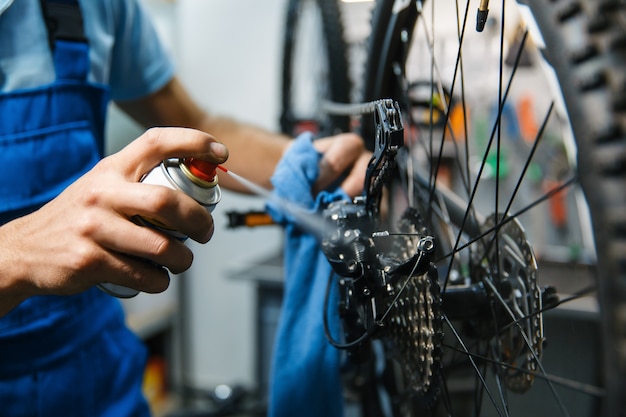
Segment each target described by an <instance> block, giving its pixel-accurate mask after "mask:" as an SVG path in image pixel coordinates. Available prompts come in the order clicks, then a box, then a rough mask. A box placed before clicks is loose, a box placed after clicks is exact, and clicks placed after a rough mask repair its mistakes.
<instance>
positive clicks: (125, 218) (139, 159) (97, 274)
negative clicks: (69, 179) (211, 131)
mask: <svg viewBox="0 0 626 417" xmlns="http://www.w3.org/2000/svg"><path fill="white" fill-rule="evenodd" d="M172 157H195V158H199V159H205V160H208V161H211V162H213V163H223V162H224V161H225V160H226V159H227V157H228V150H227V149H226V147H225V146H224V145H222V144H220V143H219V142H218V141H217V140H216V139H215V138H214V137H212V136H211V135H208V134H206V133H202V132H200V131H196V130H191V129H181V128H155V129H150V130H148V131H147V132H146V133H145V134H143V135H142V136H141V137H139V138H138V139H137V140H135V141H134V142H133V143H131V144H130V145H128V146H127V147H126V148H124V149H123V150H121V151H120V152H118V153H117V154H115V155H112V156H110V157H107V158H105V159H103V160H102V161H100V163H98V164H97V165H96V166H95V167H94V168H93V169H92V170H91V171H89V172H88V173H87V174H85V175H84V176H82V177H81V178H80V179H78V180H77V181H76V182H75V183H73V184H72V185H71V186H70V187H68V188H67V189H66V190H65V191H64V192H63V193H61V194H60V195H59V196H58V197H57V198H55V199H54V200H52V201H51V202H49V203H48V204H46V205H45V206H43V207H42V208H41V209H39V210H37V211H36V212H34V213H32V214H30V215H28V216H24V217H22V218H19V219H16V220H14V221H12V222H9V223H7V224H6V225H4V226H2V227H0V315H2V314H5V313H6V312H7V311H9V310H10V309H11V308H13V307H15V306H16V305H18V304H19V303H20V302H21V301H23V300H24V299H26V298H27V297H29V296H32V295H37V294H75V293H78V292H81V291H83V290H86V289H88V288H89V287H91V286H93V285H95V284H98V283H101V282H111V283H114V284H119V285H123V286H126V287H131V288H134V289H137V290H140V291H144V292H148V293H156V292H161V291H164V290H165V289H166V288H167V287H168V285H169V275H168V272H167V271H166V270H165V269H164V268H162V267H159V266H157V265H163V266H164V267H165V268H167V269H168V270H170V271H171V272H173V273H180V272H183V271H185V270H186V269H188V268H189V267H190V266H191V262H192V259H193V255H192V253H191V251H190V249H189V248H187V247H186V246H185V245H184V244H183V243H181V242H179V241H178V240H176V239H175V238H172V237H168V236H165V235H164V234H162V233H159V232H158V231H156V230H154V229H152V228H149V227H142V226H139V225H137V224H135V223H134V222H133V221H132V218H133V217H134V216H136V215H140V216H144V217H146V218H151V219H156V220H158V221H160V222H162V223H164V224H165V225H167V226H168V227H171V228H172V229H175V230H178V231H180V232H182V233H184V234H186V235H187V236H189V237H190V238H191V239H193V240H196V241H198V242H201V243H204V242H207V241H208V240H209V239H211V236H212V234H213V219H212V217H211V215H210V214H209V213H207V211H206V210H205V209H204V208H203V207H202V206H201V205H200V204H198V203H197V202H195V201H194V200H193V199H192V198H190V197H188V196H186V195H185V194H184V193H182V192H180V191H175V190H172V189H169V188H166V187H162V186H155V185H148V184H142V183H140V182H139V181H140V180H141V178H142V177H143V176H144V175H145V174H146V173H148V172H149V171H150V170H151V169H152V168H153V167H155V166H156V165H158V164H159V163H160V162H161V160H163V159H167V158H172Z"/></svg>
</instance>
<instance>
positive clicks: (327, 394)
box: [268, 133, 348, 417]
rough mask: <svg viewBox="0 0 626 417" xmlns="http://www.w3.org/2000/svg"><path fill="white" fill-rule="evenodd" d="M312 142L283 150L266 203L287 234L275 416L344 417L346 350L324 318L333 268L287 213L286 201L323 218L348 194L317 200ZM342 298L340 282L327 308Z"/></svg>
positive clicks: (302, 140) (334, 192) (272, 398)
mask: <svg viewBox="0 0 626 417" xmlns="http://www.w3.org/2000/svg"><path fill="white" fill-rule="evenodd" d="M312 142H313V137H312V135H311V134H310V133H304V134H302V135H300V136H299V137H298V138H297V139H296V140H295V142H294V143H293V145H292V146H291V147H290V149H289V150H288V151H287V152H286V153H285V155H284V157H283V158H282V160H281V162H280V163H279V164H278V166H277V168H276V171H275V173H274V175H273V177H272V183H273V185H274V194H275V195H276V196H277V197H278V199H277V200H274V201H272V200H270V201H269V202H268V211H269V213H270V214H271V216H272V217H273V219H274V221H276V222H278V223H280V224H282V225H283V226H284V227H285V231H286V242H285V249H284V250H285V258H284V259H285V284H284V285H285V286H284V298H283V305H282V310H281V316H280V320H279V323H278V330H277V336H276V340H275V346H274V352H273V360H272V373H271V380H270V392H269V412H268V416H269V417H294V416H299V417H341V416H343V413H344V410H343V395H342V385H341V379H340V365H341V364H340V361H341V352H340V351H339V350H337V349H335V348H334V347H332V346H331V345H330V344H329V342H328V341H327V340H326V337H325V335H324V327H323V316H322V314H323V310H324V308H323V307H324V297H325V292H326V285H327V282H328V277H329V274H330V272H331V267H330V264H329V263H328V261H327V260H326V258H325V256H324V254H323V253H322V251H321V249H320V247H319V245H318V241H317V239H316V238H315V237H314V236H313V235H312V234H311V233H309V231H307V230H303V227H302V222H301V221H298V217H299V216H293V215H292V214H290V213H289V211H288V210H287V212H286V211H285V210H284V205H283V204H281V203H280V201H284V200H287V201H290V202H293V203H294V204H297V205H298V206H300V207H302V208H303V209H304V210H306V211H307V212H308V214H309V215H310V216H319V213H320V209H321V208H322V207H324V206H325V205H326V204H328V203H330V202H331V201H335V200H338V199H347V198H348V197H347V195H346V194H345V193H344V192H343V191H342V190H341V189H340V188H335V189H330V190H327V191H323V192H321V193H319V194H318V195H317V197H316V198H314V197H313V196H312V195H311V189H312V186H313V183H314V182H315V180H316V179H317V177H318V174H319V161H320V159H321V157H322V155H321V154H320V153H319V152H317V150H316V149H315V148H314V147H313V144H312ZM311 218H315V217H311ZM305 229H306V227H305ZM338 299H339V296H338V291H337V288H336V286H334V288H333V289H332V290H331V293H330V300H329V305H330V306H333V305H335V306H336V305H337V302H338ZM328 318H329V327H330V331H331V332H332V334H333V335H339V334H340V322H339V317H338V316H337V315H336V314H332V313H331V314H329V316H328Z"/></svg>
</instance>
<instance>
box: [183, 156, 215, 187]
mask: <svg viewBox="0 0 626 417" xmlns="http://www.w3.org/2000/svg"><path fill="white" fill-rule="evenodd" d="M183 163H184V164H185V166H186V167H187V169H188V170H189V172H190V173H191V174H193V175H194V176H196V177H198V178H199V179H201V180H202V181H206V182H213V180H215V176H216V173H215V170H216V169H217V167H218V164H214V163H212V162H208V161H203V160H202V159H196V158H185V159H184V161H183Z"/></svg>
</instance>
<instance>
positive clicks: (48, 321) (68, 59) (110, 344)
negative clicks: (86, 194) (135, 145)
mask: <svg viewBox="0 0 626 417" xmlns="http://www.w3.org/2000/svg"><path fill="white" fill-rule="evenodd" d="M16 1H19V0H16ZM89 1H91V0H89ZM42 10H43V14H44V17H45V20H46V23H47V26H48V30H49V35H50V50H51V51H52V54H53V61H54V67H55V71H56V80H55V81H54V82H53V83H51V84H49V85H44V86H41V87H37V88H33V89H27V90H18V91H11V92H8V93H3V94H0V224H3V223H5V222H7V221H10V220H11V219H13V218H16V217H19V216H21V215H24V214H26V213H28V212H31V211H33V210H36V209H37V208H38V207H40V206H41V205H43V204H45V203H46V202H47V201H49V200H50V199H52V198H54V197H55V196H56V195H58V194H59V193H60V192H61V191H62V190H63V189H64V188H65V187H67V186H68V185H69V184H70V183H71V182H72V181H74V180H76V179H77V178H78V177H79V176H80V175H82V174H84V173H85V172H86V171H88V170H89V169H90V168H91V167H93V165H94V164H96V163H97V161H98V160H99V159H100V158H101V156H102V151H103V142H104V123H105V117H106V109H107V104H108V88H107V86H105V85H95V84H91V83H89V82H88V81H87V75H88V73H89V65H90V63H89V45H88V43H87V40H86V39H85V36H84V31H83V22H82V15H81V12H80V7H79V4H78V2H77V1H76V0H73V1H71V0H56V1H52V0H49V1H42ZM0 76H2V74H1V73H0ZM25 238H28V236H25ZM145 360H146V351H145V348H144V346H143V344H142V343H141V342H140V341H139V340H138V339H137V338H136V336H135V335H134V334H133V333H132V332H130V331H129V330H128V329H127V328H126V325H125V323H124V314H123V311H122V309H121V306H120V303H119V301H118V300H117V299H114V298H112V297H110V296H108V295H106V294H104V293H102V292H100V291H98V290H97V289H95V288H93V289H91V290H88V291H86V292H84V293H82V294H78V295H76V296H70V297H61V296H38V297H32V298H30V299H28V300H26V301H25V302H23V303H22V304H20V305H19V306H18V307H16V308H15V309H14V310H12V311H11V312H9V313H8V314H7V315H5V316H4V317H1V318H0V415H2V416H4V415H7V416H12V417H20V416H64V417H69V416H77V417H78V416H81V417H83V416H111V417H114V416H115V417H121V416H147V415H148V414H149V412H148V408H147V404H146V402H145V400H144V399H143V396H142V393H141V380H142V377H143V368H144V365H145Z"/></svg>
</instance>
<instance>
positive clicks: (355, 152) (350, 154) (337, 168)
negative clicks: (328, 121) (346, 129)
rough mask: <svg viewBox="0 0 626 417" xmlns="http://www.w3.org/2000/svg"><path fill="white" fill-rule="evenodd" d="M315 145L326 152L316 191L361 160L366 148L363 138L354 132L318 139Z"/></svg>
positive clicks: (320, 150) (321, 164)
mask: <svg viewBox="0 0 626 417" xmlns="http://www.w3.org/2000/svg"><path fill="white" fill-rule="evenodd" d="M313 146H315V148H316V149H317V150H318V151H319V152H322V153H323V154H324V156H323V157H322V160H321V161H320V174H319V177H318V179H317V181H316V183H315V186H314V192H319V191H320V190H323V189H325V188H326V187H328V186H329V185H330V184H332V183H333V182H334V181H335V180H337V178H339V177H340V176H341V175H342V174H343V173H344V172H345V171H346V170H347V169H348V168H350V167H351V166H352V165H353V164H354V163H355V162H356V161H357V160H359V158H360V157H361V155H362V154H363V150H364V144H363V140H362V139H361V138H360V137H359V136H358V135H356V134H354V133H344V134H341V135H337V136H334V137H332V138H324V139H320V140H316V141H315V142H313Z"/></svg>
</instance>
